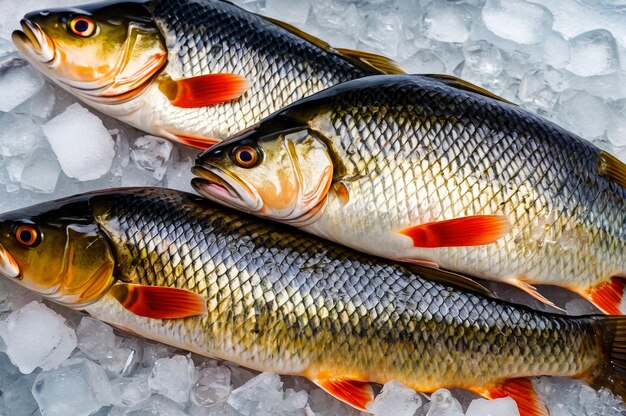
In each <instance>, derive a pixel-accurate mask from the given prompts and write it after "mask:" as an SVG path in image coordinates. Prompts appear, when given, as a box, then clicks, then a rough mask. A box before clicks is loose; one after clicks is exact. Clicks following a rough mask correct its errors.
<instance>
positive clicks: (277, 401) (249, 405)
mask: <svg viewBox="0 0 626 416" xmlns="http://www.w3.org/2000/svg"><path fill="white" fill-rule="evenodd" d="M282 387H283V383H282V382H281V381H280V377H279V376H278V375H276V374H273V373H261V374H259V375H258V376H256V377H255V378H253V379H252V380H250V381H248V382H247V383H246V384H244V385H243V386H241V387H239V388H237V389H235V390H233V392H232V394H231V395H230V397H228V404H230V405H231V406H232V407H233V408H235V409H236V410H237V411H238V412H239V413H241V414H243V415H244V416H257V415H259V416H261V415H268V416H269V415H271V414H272V411H273V409H275V408H276V407H279V406H280V405H281V403H282V401H283V390H282Z"/></svg>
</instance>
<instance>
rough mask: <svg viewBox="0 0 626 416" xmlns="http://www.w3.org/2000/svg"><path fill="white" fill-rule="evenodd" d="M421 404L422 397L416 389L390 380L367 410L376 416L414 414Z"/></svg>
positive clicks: (409, 415) (406, 415) (405, 415)
mask: <svg viewBox="0 0 626 416" xmlns="http://www.w3.org/2000/svg"><path fill="white" fill-rule="evenodd" d="M421 405H422V399H421V398H420V396H419V395H418V394H417V393H416V392H415V391H414V390H412V389H410V388H408V387H405V386H404V385H403V384H402V383H398V382H397V381H390V382H388V383H386V384H385V385H384V386H383V389H382V391H381V392H380V394H379V395H378V396H376V400H374V402H373V403H371V404H369V405H368V406H367V410H368V411H370V412H371V413H373V414H374V415H376V416H384V415H395V416H413V415H414V414H415V412H416V411H417V409H418V408H419V407H420V406H421Z"/></svg>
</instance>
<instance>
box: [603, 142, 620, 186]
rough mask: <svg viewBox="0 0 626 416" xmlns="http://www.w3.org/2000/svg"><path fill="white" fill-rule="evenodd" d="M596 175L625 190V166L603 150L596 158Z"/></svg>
mask: <svg viewBox="0 0 626 416" xmlns="http://www.w3.org/2000/svg"><path fill="white" fill-rule="evenodd" d="M598 174H600V175H602V176H604V177H605V178H607V179H610V180H612V181H613V182H617V183H618V184H619V185H621V186H622V188H626V165H625V164H624V162H622V161H621V160H619V159H618V158H616V157H615V156H613V155H612V154H610V153H607V152H605V151H604V150H603V151H601V152H600V157H599V158H598Z"/></svg>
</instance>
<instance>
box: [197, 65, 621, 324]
mask: <svg viewBox="0 0 626 416" xmlns="http://www.w3.org/2000/svg"><path fill="white" fill-rule="evenodd" d="M194 172H195V175H196V176H197V178H194V179H193V186H194V188H195V189H196V191H197V192H199V193H200V194H201V195H203V196H205V197H206V198H208V199H211V200H213V201H216V202H219V203H222V204H224V205H227V206H229V207H232V208H236V209H238V210H242V211H244V212H247V213H251V214H254V215H257V216H261V217H264V218H269V219H272V220H275V221H280V222H283V223H286V224H289V225H292V226H294V227H298V228H300V229H302V230H305V231H307V232H309V233H312V234H315V235H317V236H320V237H323V238H326V239H328V240H331V241H334V242H337V243H340V244H343V245H346V246H349V247H351V248H353V249H356V250H359V251H363V252H366V253H369V254H373V255H377V256H380V257H384V258H387V259H390V260H394V261H400V262H409V263H415V264H422V265H427V266H430V267H434V268H441V269H445V270H450V271H454V272H456V273H459V274H462V275H465V276H468V277H478V278H482V279H487V280H493V281H497V282H503V283H507V284H510V285H514V286H515V287H517V288H519V289H521V290H523V291H524V292H526V293H527V294H529V295H531V296H533V297H534V298H536V299H538V300H540V301H542V302H544V303H546V304H549V305H552V306H558V305H555V304H554V302H552V301H551V300H550V299H548V298H546V297H545V296H543V295H542V294H541V293H540V292H539V291H538V290H537V288H536V285H556V286H561V287H563V288H566V289H568V290H570V291H573V292H576V293H578V294H580V295H581V296H583V297H584V298H586V299H587V300H589V301H590V302H591V303H593V304H594V305H595V306H596V307H598V308H599V309H600V310H601V311H603V312H604V313H607V314H613V315H619V314H623V313H624V312H625V311H626V299H625V297H624V287H625V281H624V279H623V278H624V277H626V273H625V272H626V166H625V165H624V163H622V162H621V161H619V160H618V159H617V158H616V157H614V156H613V155H611V154H610V153H608V152H606V151H604V150H600V149H599V148H597V147H596V146H594V145H593V144H591V143H589V142H587V141H585V140H583V139H582V138H580V137H578V136H576V135H574V134H572V133H570V132H568V131H566V130H564V129H562V128H561V127H559V126H557V125H556V124H554V123H552V122H550V121H548V120H545V119H543V118H541V117H539V116H536V115H534V114H532V113H531V112H529V111H527V110H524V109H522V108H521V107H519V106H516V105H514V104H512V103H510V102H507V101H506V100H504V99H501V98H499V97H497V96H495V95H494V94H491V93H489V92H488V91H485V90H481V89H478V88H474V87H473V86H472V85H471V84H469V83H467V82H465V81H463V80H461V79H458V78H454V77H451V76H440V75H387V76H372V77H368V78H363V79H360V80H353V81H348V82H345V83H343V84H340V85H338V86H334V87H331V88H329V89H327V90H326V91H323V92H320V93H318V94H315V95H313V96H311V97H307V98H304V99H302V100H300V101H298V102H296V103H294V104H292V105H290V106H287V107H286V108H284V109H281V110H279V111H277V112H276V113H274V114H273V115H272V116H270V117H268V118H266V119H264V120H263V121H262V122H260V123H259V124H258V126H256V127H255V128H253V129H249V130H247V131H243V132H240V133H239V134H236V135H234V136H232V137H230V138H229V139H227V140H226V141H224V142H222V143H220V144H219V145H216V146H214V147H212V148H210V149H208V150H206V151H204V152H203V153H201V154H200V156H198V158H197V160H196V165H195V167H194Z"/></svg>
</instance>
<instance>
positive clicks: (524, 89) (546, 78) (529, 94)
mask: <svg viewBox="0 0 626 416" xmlns="http://www.w3.org/2000/svg"><path fill="white" fill-rule="evenodd" d="M562 77H563V75H562V74H561V73H560V72H559V71H557V70H556V69H553V68H546V69H539V70H533V71H529V72H527V73H526V74H524V77H523V78H522V80H521V82H520V85H519V92H518V94H517V96H518V97H519V98H520V99H521V100H522V102H523V103H526V104H528V105H529V106H530V108H533V109H536V108H538V109H541V110H543V112H544V113H546V112H550V111H551V110H552V108H553V107H554V105H555V104H556V102H557V99H558V98H559V93H558V92H557V91H555V90H554V89H553V88H552V87H553V86H554V85H556V87H555V88H559V84H558V80H559V79H562Z"/></svg>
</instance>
